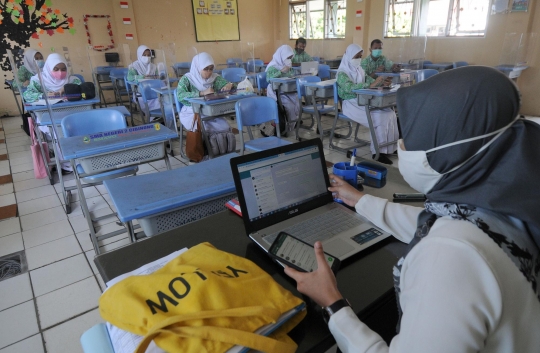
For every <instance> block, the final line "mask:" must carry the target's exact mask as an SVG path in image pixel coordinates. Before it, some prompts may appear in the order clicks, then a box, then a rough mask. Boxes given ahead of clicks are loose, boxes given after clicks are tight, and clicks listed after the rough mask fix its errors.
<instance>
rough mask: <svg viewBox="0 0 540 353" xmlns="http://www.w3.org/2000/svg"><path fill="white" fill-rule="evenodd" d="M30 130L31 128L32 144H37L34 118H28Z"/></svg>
mask: <svg viewBox="0 0 540 353" xmlns="http://www.w3.org/2000/svg"><path fill="white" fill-rule="evenodd" d="M28 130H30V139H31V140H32V146H34V145H36V144H37V141H36V139H37V138H36V135H35V134H36V130H35V129H34V120H32V118H30V117H29V118H28Z"/></svg>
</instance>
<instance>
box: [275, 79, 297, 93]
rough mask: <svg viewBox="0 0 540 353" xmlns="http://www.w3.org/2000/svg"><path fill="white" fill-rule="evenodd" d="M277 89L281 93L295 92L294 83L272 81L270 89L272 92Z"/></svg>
mask: <svg viewBox="0 0 540 353" xmlns="http://www.w3.org/2000/svg"><path fill="white" fill-rule="evenodd" d="M278 87H279V88H280V90H281V93H287V92H296V81H292V82H286V83H282V82H276V81H273V82H272V88H273V89H274V91H276V90H277V89H278Z"/></svg>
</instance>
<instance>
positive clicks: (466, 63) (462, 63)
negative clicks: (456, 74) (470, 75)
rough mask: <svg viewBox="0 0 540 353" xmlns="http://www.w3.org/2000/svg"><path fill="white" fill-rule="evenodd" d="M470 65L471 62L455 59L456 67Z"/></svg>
mask: <svg viewBox="0 0 540 353" xmlns="http://www.w3.org/2000/svg"><path fill="white" fill-rule="evenodd" d="M463 66H469V63H468V62H466V61H454V69H457V68H458V67H463Z"/></svg>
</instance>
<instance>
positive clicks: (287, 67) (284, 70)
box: [281, 66, 291, 74]
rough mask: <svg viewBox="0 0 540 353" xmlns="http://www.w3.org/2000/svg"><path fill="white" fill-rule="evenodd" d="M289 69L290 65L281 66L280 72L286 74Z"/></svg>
mask: <svg viewBox="0 0 540 353" xmlns="http://www.w3.org/2000/svg"><path fill="white" fill-rule="evenodd" d="M290 70H291V68H290V66H283V68H282V69H281V72H283V73H284V74H286V73H287V72H289V71H290Z"/></svg>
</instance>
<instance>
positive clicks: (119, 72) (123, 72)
mask: <svg viewBox="0 0 540 353" xmlns="http://www.w3.org/2000/svg"><path fill="white" fill-rule="evenodd" d="M128 71H129V69H128V68H127V67H124V68H118V69H112V70H111V73H110V75H113V76H115V77H124V78H125V77H127V74H128ZM115 84H116V85H118V87H120V88H126V87H127V86H126V81H125V79H124V80H115Z"/></svg>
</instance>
